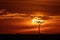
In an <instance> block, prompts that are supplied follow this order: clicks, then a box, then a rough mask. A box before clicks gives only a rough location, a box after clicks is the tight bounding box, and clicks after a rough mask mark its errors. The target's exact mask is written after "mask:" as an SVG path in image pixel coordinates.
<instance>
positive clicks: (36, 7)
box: [0, 0, 60, 15]
mask: <svg viewBox="0 0 60 40" xmlns="http://www.w3.org/2000/svg"><path fill="white" fill-rule="evenodd" d="M0 9H7V10H8V11H12V12H13V11H14V12H27V13H29V12H47V13H48V14H49V15H50V14H52V15H60V0H0Z"/></svg>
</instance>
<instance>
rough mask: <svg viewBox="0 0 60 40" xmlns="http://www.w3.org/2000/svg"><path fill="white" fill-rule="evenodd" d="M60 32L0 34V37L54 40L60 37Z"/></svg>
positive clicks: (21, 39) (25, 39)
mask: <svg viewBox="0 0 60 40" xmlns="http://www.w3.org/2000/svg"><path fill="white" fill-rule="evenodd" d="M59 36H60V34H50V35H49V34H0V39H20V40H23V39H24V40H28V39H29V40H32V39H33V40H38V39H40V40H43V39H44V40H46V39H47V40H49V39H50V40H55V39H60V38H59Z"/></svg>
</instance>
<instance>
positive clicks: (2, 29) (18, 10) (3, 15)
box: [0, 0, 60, 34]
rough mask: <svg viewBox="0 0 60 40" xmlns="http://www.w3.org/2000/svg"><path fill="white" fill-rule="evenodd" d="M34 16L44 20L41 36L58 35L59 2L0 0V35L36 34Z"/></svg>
mask: <svg viewBox="0 0 60 40" xmlns="http://www.w3.org/2000/svg"><path fill="white" fill-rule="evenodd" d="M32 16H33V17H32ZM34 16H37V17H38V16H42V17H44V19H46V20H44V23H43V24H42V25H41V27H40V33H41V34H60V0H0V34H16V33H18V34H38V24H36V23H32V20H33V19H34ZM45 16H47V18H46V17H45Z"/></svg>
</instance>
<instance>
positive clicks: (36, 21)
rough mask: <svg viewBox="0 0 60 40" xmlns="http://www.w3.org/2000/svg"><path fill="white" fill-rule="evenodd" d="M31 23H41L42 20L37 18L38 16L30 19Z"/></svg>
mask: <svg viewBox="0 0 60 40" xmlns="http://www.w3.org/2000/svg"><path fill="white" fill-rule="evenodd" d="M32 23H33V24H35V25H36V24H42V23H44V20H42V19H39V18H36V19H33V20H32Z"/></svg>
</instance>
